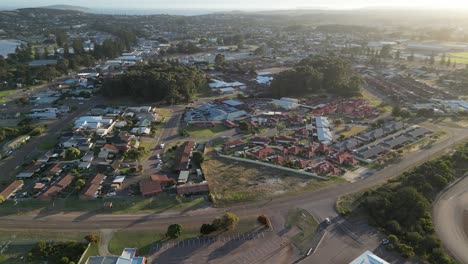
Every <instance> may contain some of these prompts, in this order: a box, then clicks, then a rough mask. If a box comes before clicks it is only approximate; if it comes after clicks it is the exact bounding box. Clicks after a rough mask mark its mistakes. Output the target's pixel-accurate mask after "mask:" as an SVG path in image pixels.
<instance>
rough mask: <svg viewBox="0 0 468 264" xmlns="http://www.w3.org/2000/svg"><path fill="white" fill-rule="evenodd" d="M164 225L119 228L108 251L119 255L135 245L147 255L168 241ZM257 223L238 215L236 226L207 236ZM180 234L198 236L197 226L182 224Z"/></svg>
mask: <svg viewBox="0 0 468 264" xmlns="http://www.w3.org/2000/svg"><path fill="white" fill-rule="evenodd" d="M166 228H167V227H166V226H159V227H155V228H154V229H153V230H144V231H143V230H142V231H136V230H120V231H117V232H115V233H114V235H113V237H112V239H111V240H110V242H109V251H110V252H111V253H112V254H116V255H120V254H121V253H122V249H124V248H126V247H136V248H138V252H139V254H140V255H143V256H144V255H148V254H150V253H151V248H152V246H153V245H154V244H155V243H163V242H166V241H168V240H167V239H166V238H165V232H166ZM258 228H259V224H258V223H257V220H256V218H242V216H240V220H239V223H238V224H237V226H236V228H234V229H232V230H227V231H220V232H214V233H212V234H210V235H209V236H213V237H215V236H226V235H231V234H242V233H246V232H250V231H253V230H258ZM182 230H183V231H182V236H181V237H179V238H177V240H184V239H191V238H196V237H199V236H200V232H199V230H200V229H199V227H198V226H197V227H187V228H186V227H184V226H182Z"/></svg>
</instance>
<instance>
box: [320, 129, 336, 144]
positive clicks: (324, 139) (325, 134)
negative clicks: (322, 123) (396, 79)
mask: <svg viewBox="0 0 468 264" xmlns="http://www.w3.org/2000/svg"><path fill="white" fill-rule="evenodd" d="M317 138H318V140H319V141H320V142H321V143H323V144H326V145H327V144H330V143H331V142H332V141H333V135H332V133H331V131H330V129H328V128H326V127H317Z"/></svg>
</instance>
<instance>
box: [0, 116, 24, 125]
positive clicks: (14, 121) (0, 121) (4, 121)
mask: <svg viewBox="0 0 468 264" xmlns="http://www.w3.org/2000/svg"><path fill="white" fill-rule="evenodd" d="M19 121H20V120H19V119H16V118H15V119H0V127H15V126H16V125H18V123H19Z"/></svg>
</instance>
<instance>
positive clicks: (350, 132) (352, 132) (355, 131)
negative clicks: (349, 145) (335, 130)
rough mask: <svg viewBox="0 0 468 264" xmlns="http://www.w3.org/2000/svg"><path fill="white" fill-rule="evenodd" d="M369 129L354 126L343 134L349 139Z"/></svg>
mask: <svg viewBox="0 0 468 264" xmlns="http://www.w3.org/2000/svg"><path fill="white" fill-rule="evenodd" d="M367 128H368V127H367V126H352V127H350V128H349V130H348V131H344V132H343V133H341V134H342V135H344V136H345V137H347V138H348V137H352V136H355V135H357V134H359V133H361V132H362V131H364V130H366V129H367Z"/></svg>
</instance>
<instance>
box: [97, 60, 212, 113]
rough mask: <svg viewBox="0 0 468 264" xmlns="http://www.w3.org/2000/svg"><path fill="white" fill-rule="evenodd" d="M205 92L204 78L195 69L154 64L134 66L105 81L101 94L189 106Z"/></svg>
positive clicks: (168, 64) (161, 63)
mask: <svg viewBox="0 0 468 264" xmlns="http://www.w3.org/2000/svg"><path fill="white" fill-rule="evenodd" d="M206 88H207V79H206V76H205V74H204V73H203V72H202V71H200V70H198V69H197V68H195V67H187V66H182V65H180V64H177V63H168V62H156V61H153V62H149V63H148V64H147V65H137V66H134V67H132V68H130V69H129V70H128V71H127V72H125V73H124V74H122V75H119V76H116V77H115V78H113V79H110V80H107V81H105V82H104V84H103V87H102V92H103V94H104V95H105V96H108V97H132V98H135V99H141V100H145V101H157V100H166V101H167V102H168V103H171V104H174V103H178V102H189V101H190V100H191V99H192V98H193V97H194V96H195V95H196V94H197V93H198V92H201V91H202V90H204V89H206Z"/></svg>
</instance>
